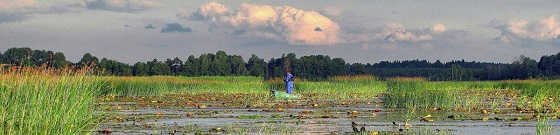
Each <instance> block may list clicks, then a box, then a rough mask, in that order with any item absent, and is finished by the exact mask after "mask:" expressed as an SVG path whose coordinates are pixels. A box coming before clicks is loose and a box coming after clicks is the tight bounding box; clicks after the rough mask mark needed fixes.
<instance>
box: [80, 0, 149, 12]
mask: <svg viewBox="0 0 560 135" xmlns="http://www.w3.org/2000/svg"><path fill="white" fill-rule="evenodd" d="M85 6H86V8H88V9H94V10H109V11H116V12H135V11H142V10H146V9H150V8H154V7H157V6H160V4H159V3H157V2H153V1H149V0H86V1H85Z"/></svg>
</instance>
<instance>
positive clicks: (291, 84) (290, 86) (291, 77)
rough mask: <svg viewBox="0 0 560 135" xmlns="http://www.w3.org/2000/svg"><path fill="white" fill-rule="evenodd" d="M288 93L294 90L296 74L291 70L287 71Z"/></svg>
mask: <svg viewBox="0 0 560 135" xmlns="http://www.w3.org/2000/svg"><path fill="white" fill-rule="evenodd" d="M285 82H286V93H288V94H292V91H293V90H294V75H292V74H291V73H290V71H288V72H286V80H285Z"/></svg>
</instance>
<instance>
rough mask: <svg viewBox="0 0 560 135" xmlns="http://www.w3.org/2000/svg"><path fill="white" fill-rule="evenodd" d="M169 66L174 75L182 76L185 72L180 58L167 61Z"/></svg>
mask: <svg viewBox="0 0 560 135" xmlns="http://www.w3.org/2000/svg"><path fill="white" fill-rule="evenodd" d="M165 63H167V66H169V68H170V69H171V73H172V74H174V75H180V74H182V72H183V61H181V60H180V59H179V58H178V57H175V58H174V59H173V60H171V59H167V60H166V61H165Z"/></svg>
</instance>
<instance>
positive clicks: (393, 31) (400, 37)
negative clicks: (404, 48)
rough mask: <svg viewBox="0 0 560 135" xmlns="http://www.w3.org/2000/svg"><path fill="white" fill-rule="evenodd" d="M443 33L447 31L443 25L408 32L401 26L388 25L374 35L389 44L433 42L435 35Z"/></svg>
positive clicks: (396, 24)
mask: <svg viewBox="0 0 560 135" xmlns="http://www.w3.org/2000/svg"><path fill="white" fill-rule="evenodd" d="M445 31H447V27H445V25H443V24H436V25H434V26H432V27H431V28H427V29H419V30H409V29H406V28H405V27H404V26H403V25H402V24H399V23H389V24H386V25H385V27H383V30H382V31H381V32H378V33H377V34H376V35H377V37H379V38H383V39H384V40H385V41H389V42H420V41H430V40H433V36H434V35H435V34H440V33H442V32H445Z"/></svg>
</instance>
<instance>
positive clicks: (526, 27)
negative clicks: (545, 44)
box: [493, 16, 560, 42]
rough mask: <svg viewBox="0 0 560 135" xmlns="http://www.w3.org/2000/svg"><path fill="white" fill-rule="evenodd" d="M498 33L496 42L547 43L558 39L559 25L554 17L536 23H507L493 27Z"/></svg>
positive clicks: (519, 21) (559, 36)
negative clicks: (525, 41) (523, 41)
mask: <svg viewBox="0 0 560 135" xmlns="http://www.w3.org/2000/svg"><path fill="white" fill-rule="evenodd" d="M493 27H494V28H495V29H498V30H499V31H500V36H499V37H497V39H498V40H500V41H503V42H513V41H517V40H533V41H548V40H555V39H559V38H560V24H558V22H557V20H556V18H555V16H550V17H547V18H544V19H541V20H538V21H532V22H529V21H527V20H518V21H509V22H506V23H502V24H497V25H494V26H493Z"/></svg>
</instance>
